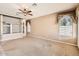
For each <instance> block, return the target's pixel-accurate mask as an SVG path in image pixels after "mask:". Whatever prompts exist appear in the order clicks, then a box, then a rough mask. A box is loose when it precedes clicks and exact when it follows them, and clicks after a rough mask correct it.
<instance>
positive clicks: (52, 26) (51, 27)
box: [31, 14, 58, 37]
mask: <svg viewBox="0 0 79 59" xmlns="http://www.w3.org/2000/svg"><path fill="white" fill-rule="evenodd" d="M31 22H32V23H31V26H32V28H31V29H32V33H33V34H36V35H42V36H46V37H55V36H57V35H58V34H57V33H58V24H56V14H53V15H52V14H51V15H47V16H42V17H38V18H34V19H32V20H31Z"/></svg>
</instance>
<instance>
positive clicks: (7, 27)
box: [3, 16, 21, 34]
mask: <svg viewBox="0 0 79 59" xmlns="http://www.w3.org/2000/svg"><path fill="white" fill-rule="evenodd" d="M11 31H12V32H11ZM10 33H21V19H18V18H13V17H8V16H3V34H10Z"/></svg>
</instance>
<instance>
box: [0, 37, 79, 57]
mask: <svg viewBox="0 0 79 59" xmlns="http://www.w3.org/2000/svg"><path fill="white" fill-rule="evenodd" d="M1 47H2V48H1V49H3V51H4V55H7V56H8V55H9V56H78V55H79V49H78V48H77V47H75V46H71V45H67V44H63V43H56V42H51V41H47V40H43V39H38V38H34V37H26V38H22V39H16V40H11V41H5V42H2V44H1ZM0 52H1V50H0ZM0 55H1V53H0Z"/></svg>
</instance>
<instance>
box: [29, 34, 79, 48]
mask: <svg viewBox="0 0 79 59" xmlns="http://www.w3.org/2000/svg"><path fill="white" fill-rule="evenodd" d="M30 36H31V37H35V38H39V39H44V40H50V41H53V42H58V43H63V44H67V45H72V46H76V47H77V46H78V45H76V44H72V43H68V42H63V41H60V40H55V39H51V38H49V37H45V36H41V35H37V34H33V33H32V34H31V35H30Z"/></svg>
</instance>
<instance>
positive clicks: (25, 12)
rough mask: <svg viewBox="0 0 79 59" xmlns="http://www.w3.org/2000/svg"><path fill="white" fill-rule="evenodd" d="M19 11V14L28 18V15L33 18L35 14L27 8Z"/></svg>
mask: <svg viewBox="0 0 79 59" xmlns="http://www.w3.org/2000/svg"><path fill="white" fill-rule="evenodd" d="M18 10H19V11H20V12H18V13H19V14H23V15H24V16H27V15H30V16H33V14H32V13H31V12H32V11H31V10H29V9H27V8H22V9H18Z"/></svg>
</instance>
